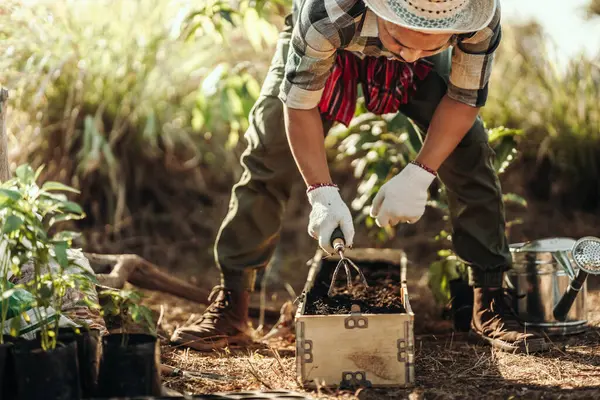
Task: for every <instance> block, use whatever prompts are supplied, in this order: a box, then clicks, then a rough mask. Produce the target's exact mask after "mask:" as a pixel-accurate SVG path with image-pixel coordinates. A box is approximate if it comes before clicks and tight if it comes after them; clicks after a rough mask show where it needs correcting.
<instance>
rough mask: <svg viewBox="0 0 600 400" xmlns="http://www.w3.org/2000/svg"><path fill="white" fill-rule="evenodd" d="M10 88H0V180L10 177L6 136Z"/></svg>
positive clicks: (3, 180)
mask: <svg viewBox="0 0 600 400" xmlns="http://www.w3.org/2000/svg"><path fill="white" fill-rule="evenodd" d="M7 101H8V90H6V89H5V88H1V89H0V182H5V181H7V180H9V179H10V170H9V166H8V140H7V137H6V111H7V108H8V104H7Z"/></svg>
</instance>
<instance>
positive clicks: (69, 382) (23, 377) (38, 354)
mask: <svg viewBox="0 0 600 400" xmlns="http://www.w3.org/2000/svg"><path fill="white" fill-rule="evenodd" d="M13 354H14V364H15V375H16V384H17V390H18V392H19V400H37V399H47V400H79V399H81V389H80V387H79V370H78V367H77V342H75V341H74V340H71V341H64V342H58V343H57V345H56V348H55V349H53V350H48V351H44V350H42V348H41V347H40V344H39V341H37V340H31V341H27V342H21V343H16V344H15V345H14V347H13Z"/></svg>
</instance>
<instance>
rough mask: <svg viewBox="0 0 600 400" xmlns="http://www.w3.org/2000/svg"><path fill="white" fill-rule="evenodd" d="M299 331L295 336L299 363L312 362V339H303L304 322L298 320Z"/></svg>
mask: <svg viewBox="0 0 600 400" xmlns="http://www.w3.org/2000/svg"><path fill="white" fill-rule="evenodd" d="M299 328H300V331H299V332H298V337H297V338H296V339H297V341H298V343H297V351H298V357H299V358H300V363H301V364H308V363H311V362H313V360H314V358H313V341H312V340H308V339H304V322H300V326H299Z"/></svg>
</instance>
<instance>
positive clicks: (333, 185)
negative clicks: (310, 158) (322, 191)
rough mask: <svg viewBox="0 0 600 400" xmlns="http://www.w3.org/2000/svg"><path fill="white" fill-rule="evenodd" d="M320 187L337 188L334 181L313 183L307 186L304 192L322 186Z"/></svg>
mask: <svg viewBox="0 0 600 400" xmlns="http://www.w3.org/2000/svg"><path fill="white" fill-rule="evenodd" d="M322 187H334V188H337V185H336V184H335V183H315V184H314V185H310V186H309V187H308V189H306V193H307V194H308V193H309V192H311V191H313V190H315V189H318V188H322Z"/></svg>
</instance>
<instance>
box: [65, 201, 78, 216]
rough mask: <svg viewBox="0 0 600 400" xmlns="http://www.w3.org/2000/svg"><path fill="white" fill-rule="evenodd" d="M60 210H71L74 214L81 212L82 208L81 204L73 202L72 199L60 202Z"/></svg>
mask: <svg viewBox="0 0 600 400" xmlns="http://www.w3.org/2000/svg"><path fill="white" fill-rule="evenodd" d="M60 208H61V210H63V211H68V212H72V213H75V214H83V209H82V208H81V206H80V205H79V204H77V203H74V202H72V201H65V202H63V203H62V204H61V206H60Z"/></svg>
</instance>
